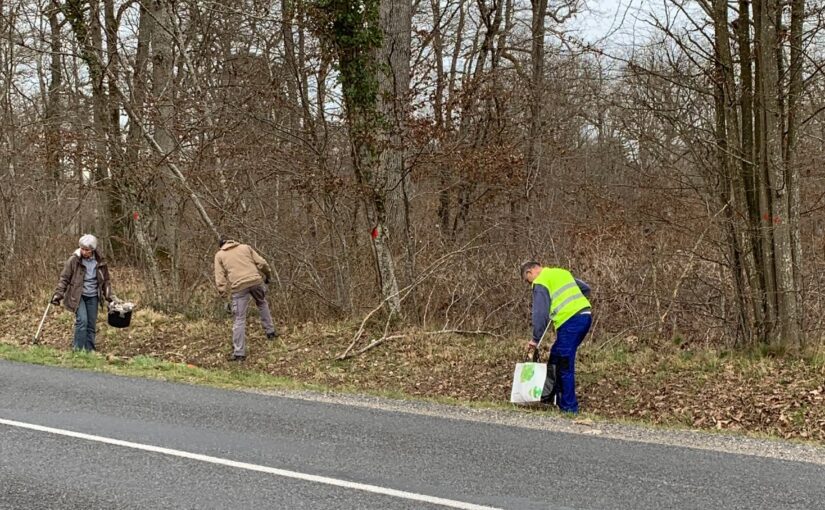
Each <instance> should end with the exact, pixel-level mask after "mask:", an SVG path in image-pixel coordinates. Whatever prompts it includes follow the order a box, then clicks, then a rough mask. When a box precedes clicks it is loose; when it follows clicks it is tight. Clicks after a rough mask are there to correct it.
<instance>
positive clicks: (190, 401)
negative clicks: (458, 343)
mask: <svg viewBox="0 0 825 510" xmlns="http://www.w3.org/2000/svg"><path fill="white" fill-rule="evenodd" d="M41 427H46V428H48V430H44V429H41ZM67 434H68V435H67ZM72 434H75V436H73V435H72ZM76 434H81V435H82V436H81V437H76ZM83 434H85V435H83ZM117 441H122V442H124V443H117ZM112 442H115V443H117V444H112ZM314 477H318V478H314ZM356 484H362V485H356ZM393 491H401V492H393ZM431 498H441V500H439V501H437V502H433V500H432V499H431ZM823 502H825V466H823V465H818V464H814V463H804V462H792V461H786V460H777V459H772V458H762V457H758V456H746V455H735V454H729V453H721V452H716V451H707V450H698V449H692V448H683V447H675V446H663V445H658V444H647V443H641V442H636V441H622V440H617V439H608V438H600V437H591V436H586V435H581V434H568V433H559V432H551V431H547V430H535V429H529V428H520V427H514V426H505V425H496V424H487V423H480V422H477V421H469V420H461V419H450V418H443V417H434V416H427V415H416V414H411V413H406V412H395V411H386V410H381V409H369V408H364V407H354V406H348V405H338V404H330V403H327V402H318V401H311V400H305V399H296V398H284V397H276V396H268V395H260V394H254V393H247V392H235V391H226V390H220V389H212V388H205V387H196V386H189V385H183V384H172V383H165V382H160V381H151V380H142V379H133V378H125V377H116V376H109V375H103V374H95V373H90V372H82V371H73V370H67V369H59V368H50V367H39V366H32V365H24V364H17V363H9V362H4V361H0V508H2V509H6V508H9V509H11V508H14V509H17V508H26V509H41V508H60V509H74V508H78V509H80V508H84V509H89V508H101V509H103V508H105V509H114V508H198V509H203V508H255V509H259V508H289V509H292V508H313V509H325V508H329V509H333V508H335V509H339V508H380V509H396V508H397V509H401V508H445V507H450V506H452V507H454V508H479V507H493V508H525V509H539V508H541V509H567V508H577V509H583V508H593V509H596V508H610V509H615V508H627V509H634V510H635V509H647V508H650V509H663V508H685V509H687V508H714V509H733V508H748V509H753V508H770V509H775V508H783V509H785V508H807V509H815V508H816V509H818V508H822V507H823Z"/></svg>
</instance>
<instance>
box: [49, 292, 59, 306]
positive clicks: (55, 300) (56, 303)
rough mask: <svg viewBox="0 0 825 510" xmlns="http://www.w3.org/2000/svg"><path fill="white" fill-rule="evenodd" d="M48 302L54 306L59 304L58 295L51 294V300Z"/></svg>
mask: <svg viewBox="0 0 825 510" xmlns="http://www.w3.org/2000/svg"><path fill="white" fill-rule="evenodd" d="M50 303H51V304H53V305H55V306H57V305H59V304H60V296H58V295H57V294H55V295H54V296H52V300H51V301H50Z"/></svg>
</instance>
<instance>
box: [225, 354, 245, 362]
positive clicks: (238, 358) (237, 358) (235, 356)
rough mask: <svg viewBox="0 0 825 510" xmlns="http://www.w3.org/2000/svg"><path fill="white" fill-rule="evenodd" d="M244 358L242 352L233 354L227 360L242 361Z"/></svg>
mask: <svg viewBox="0 0 825 510" xmlns="http://www.w3.org/2000/svg"><path fill="white" fill-rule="evenodd" d="M245 359H246V356H244V355H242V354H233V355H232V357H231V358H229V361H243V360H245Z"/></svg>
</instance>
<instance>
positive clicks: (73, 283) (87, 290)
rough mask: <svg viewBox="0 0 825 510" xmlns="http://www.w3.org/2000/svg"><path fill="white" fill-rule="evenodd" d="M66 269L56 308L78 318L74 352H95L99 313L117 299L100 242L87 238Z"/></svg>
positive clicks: (66, 264)
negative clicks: (61, 305) (98, 244)
mask: <svg viewBox="0 0 825 510" xmlns="http://www.w3.org/2000/svg"><path fill="white" fill-rule="evenodd" d="M79 244H80V248H79V249H77V250H76V251H75V252H74V253H73V254H72V256H71V257H69V260H67V261H66V263H65V264H64V266H63V271H62V272H61V273H60V278H59V279H58V282H57V288H56V289H55V290H54V295H53V296H52V304H53V305H59V304H60V302H61V301H63V306H64V307H66V308H67V309H68V310H70V311H71V312H72V313H74V314H75V326H74V342H73V344H72V348H73V349H74V350H84V351H94V350H95V332H96V331H97V309H98V305H100V306H103V301H104V300H105V301H106V302H107V303H108V302H111V301H112V299H113V294H112V283H111V281H110V279H109V266H108V265H107V264H106V259H105V258H104V257H103V255H102V254H101V253H100V252H99V251H98V250H97V238H96V237H95V236H93V235H91V234H86V235H84V236H83V237H81V238H80V241H79Z"/></svg>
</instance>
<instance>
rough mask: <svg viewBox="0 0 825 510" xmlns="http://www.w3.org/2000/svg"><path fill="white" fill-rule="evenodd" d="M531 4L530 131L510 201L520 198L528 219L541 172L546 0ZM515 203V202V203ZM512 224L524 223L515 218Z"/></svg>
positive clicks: (534, 1)
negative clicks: (518, 186) (517, 192)
mask: <svg viewBox="0 0 825 510" xmlns="http://www.w3.org/2000/svg"><path fill="white" fill-rule="evenodd" d="M530 4H531V6H532V31H531V34H532V37H533V39H532V45H531V51H530V62H531V73H530V131H529V132H528V135H527V158H526V161H525V163H526V168H525V175H524V189H523V194H522V196H520V197H514V198H513V200H514V201H524V202H525V205H526V207H524V210H525V211H526V217H527V219H528V221H529V219H530V218H532V217H533V211H532V208H531V206H530V194H531V191H532V185H533V183H534V182H535V179H536V176H538V175H539V174H540V173H541V148H542V146H543V143H542V136H541V135H542V124H543V119H544V115H543V112H542V107H543V106H544V33H545V27H544V25H545V21H546V19H547V0H531V1H530ZM515 206H516V207H518V205H517V204H516V205H515ZM514 223H515V225H519V224H524V225H526V224H527V223H526V222H525V223H523V219H522V218H519V219H517V220H516V221H515V222H514Z"/></svg>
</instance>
